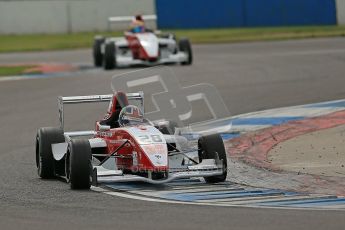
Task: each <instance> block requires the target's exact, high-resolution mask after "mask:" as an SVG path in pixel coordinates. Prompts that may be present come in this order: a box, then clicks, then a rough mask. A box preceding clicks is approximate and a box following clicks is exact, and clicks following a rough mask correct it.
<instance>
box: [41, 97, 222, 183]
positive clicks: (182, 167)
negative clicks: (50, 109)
mask: <svg viewBox="0 0 345 230" xmlns="http://www.w3.org/2000/svg"><path fill="white" fill-rule="evenodd" d="M104 101H110V106H109V109H108V113H107V116H106V117H105V118H104V119H103V120H101V121H97V122H96V128H95V130H94V131H76V132H64V104H76V103H90V102H104ZM143 101H144V97H143V93H141V92H138V93H127V94H125V93H122V92H117V93H114V94H110V95H91V96H73V97H59V115H60V127H46V128H40V129H39V130H38V133H37V138H36V165H37V169H38V175H39V176H40V177H41V178H53V177H57V176H58V177H62V178H65V179H66V181H67V182H69V183H70V185H71V188H72V189H89V188H90V186H91V185H92V184H93V185H95V186H96V185H98V184H99V183H104V182H126V181H141V182H148V183H153V184H159V183H166V182H169V181H172V180H175V179H178V178H190V177H204V178H205V181H206V182H209V183H214V182H222V181H224V180H225V179H226V176H227V158H226V153H225V149H224V144H223V141H222V138H221V136H220V135H219V134H212V135H206V136H200V137H199V138H198V140H197V142H196V145H195V146H192V145H191V144H190V143H189V140H188V139H187V138H186V137H184V136H179V135H174V134H170V133H171V129H174V127H172V126H171V125H168V124H167V123H168V122H165V123H164V122H163V123H160V124H153V123H151V122H150V121H148V120H147V119H145V117H144V115H143V113H142V109H143V108H142V107H143V105H144V103H143ZM134 104H137V105H139V106H136V105H134Z"/></svg>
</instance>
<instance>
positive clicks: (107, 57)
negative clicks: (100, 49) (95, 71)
mask: <svg viewBox="0 0 345 230" xmlns="http://www.w3.org/2000/svg"><path fill="white" fill-rule="evenodd" d="M115 55H116V50H115V44H114V42H109V43H106V44H105V50H104V57H103V67H104V69H105V70H111V69H114V68H115V67H116V57H115Z"/></svg>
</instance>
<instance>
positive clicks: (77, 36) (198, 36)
mask: <svg viewBox="0 0 345 230" xmlns="http://www.w3.org/2000/svg"><path fill="white" fill-rule="evenodd" d="M167 31H169V32H172V33H175V34H176V35H177V37H188V38H190V39H191V41H192V43H194V44H196V43H230V42H246V41H266V40H285V39H300V38H316V37H335V36H345V26H302V27H272V28H239V29H237V28H231V29H191V30H163V32H167ZM96 34H103V35H105V36H121V35H122V32H112V33H110V32H104V33H99V32H97V33H91V32H90V33H74V34H52V35H0V52H18V51H38V50H60V49H77V48H90V47H91V45H92V41H93V37H94V35H96Z"/></svg>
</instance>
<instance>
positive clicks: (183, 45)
mask: <svg viewBox="0 0 345 230" xmlns="http://www.w3.org/2000/svg"><path fill="white" fill-rule="evenodd" d="M179 49H180V51H182V52H185V53H186V54H187V60H186V61H183V62H181V64H182V65H191V64H192V63H193V52H192V45H191V44H190V41H189V40H188V39H187V38H181V39H180V41H179Z"/></svg>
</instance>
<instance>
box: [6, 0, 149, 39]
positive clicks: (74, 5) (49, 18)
mask: <svg viewBox="0 0 345 230" xmlns="http://www.w3.org/2000/svg"><path fill="white" fill-rule="evenodd" d="M135 14H155V6H154V0H25V1H23V0H0V34H33V33H68V32H81V31H104V30H107V26H108V24H107V18H108V17H110V16H129V15H135ZM127 26H128V23H122V24H118V25H115V24H114V25H112V27H111V28H112V29H114V30H115V29H124V28H125V27H127ZM148 26H150V27H155V26H156V23H155V22H153V23H152V22H151V23H149V25H148Z"/></svg>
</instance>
